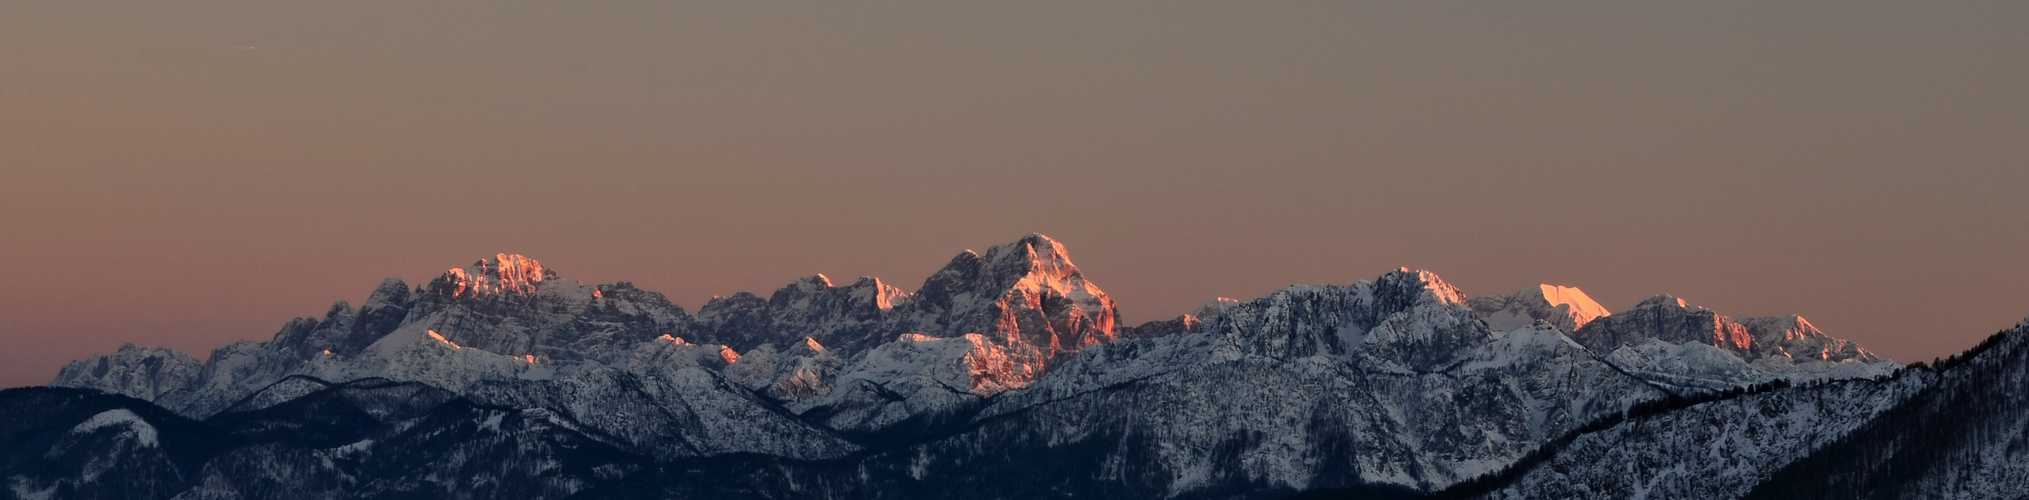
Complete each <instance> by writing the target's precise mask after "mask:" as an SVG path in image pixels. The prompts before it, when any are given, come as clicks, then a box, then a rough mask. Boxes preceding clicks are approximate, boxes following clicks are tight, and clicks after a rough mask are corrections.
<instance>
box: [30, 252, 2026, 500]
mask: <svg viewBox="0 0 2029 500" xmlns="http://www.w3.org/2000/svg"><path fill="white" fill-rule="evenodd" d="M1118 317H1119V315H1118V312H1117V311H1116V307H1115V305H1114V301H1113V299H1112V298H1111V297H1110V296H1108V295H1107V294H1106V292H1104V291H1103V290H1101V289H1100V288H1099V287H1098V285H1097V284H1095V283H1092V282H1091V281H1090V280H1087V279H1086V278H1085V276H1084V274H1083V273H1082V272H1081V271H1080V270H1079V269H1078V267H1077V265H1075V264H1073V263H1072V261H1071V258H1070V255H1069V253H1068V251H1067V250H1066V248H1065V246H1064V245H1063V244H1062V243H1059V242H1057V241H1055V240H1052V239H1050V238H1049V237H1046V236H1043V235H1030V236H1027V237H1024V238H1021V239H1020V240H1017V241H1014V242H1011V243H1007V244H1003V245H997V246H994V247H991V248H989V249H988V250H986V251H985V252H973V251H965V252H962V253H959V254H958V255H957V256H955V257H954V258H952V259H951V261H950V262H948V263H946V264H945V265H944V267H943V268H942V269H940V270H938V271H937V272H936V273H933V274H932V275H931V276H930V277H929V278H928V279H926V280H925V282H924V283H923V284H922V285H921V286H919V287H917V288H916V289H915V290H914V291H913V292H908V291H904V290H902V289H899V288H897V287H895V286H892V285H891V284H889V283H886V282H883V281H881V280H879V279H874V278H859V279H857V280H853V281H852V282H850V283H844V284H841V282H834V281H833V280H831V279H830V278H828V277H825V276H823V275H816V276H811V277H808V278H802V279H798V280H796V281H794V282H791V283H790V284H788V285H786V286H784V287H782V288H781V289H779V290H776V291H774V292H772V293H770V294H767V295H766V296H762V295H758V294H751V293H744V292H743V293H738V294H734V295H731V296H726V297H719V298H714V299H713V300H711V301H710V302H708V303H706V304H705V305H704V306H703V307H701V308H699V310H697V311H696V312H691V311H686V310H685V309H684V308H682V307H679V306H676V305H674V304H672V303H670V302H669V301H668V300H667V299H666V298H665V297H663V296H662V295H661V294H658V293H655V292H651V291H647V290H641V289H638V288H635V287H634V286H632V285H631V284H628V283H625V282H621V283H611V284H597V285H586V284H582V283H578V282H575V281H570V280H567V279H564V278H563V277H562V276H561V275H559V274H558V273H557V272H556V271H554V270H552V269H550V268H548V267H547V266H545V265H544V264H543V263H540V262H537V261H536V260H534V259H531V258H528V257H525V256H520V255H507V254H502V255H496V256H494V257H492V258H488V259H484V260H480V261H478V262H475V263H473V264H472V265H470V266H465V267H460V268H455V269H451V270H449V271H447V272H445V273H444V274H443V275H441V276H439V277H437V278H435V279H433V280H431V281H430V282H428V283H425V284H422V285H419V286H413V287H412V286H410V285H409V284H407V283H404V282H402V281H401V280H397V279H388V280H386V281H384V282H382V283H381V284H380V285H379V286H377V287H376V288H375V289H374V291H373V292H372V294H371V295H370V296H369V298H368V299H367V300H366V302H364V303H362V304H360V305H359V306H358V307H354V306H353V305H351V304H349V303H346V302H343V301H341V302H338V303H336V304H333V305H332V307H331V308H330V309H329V311H328V312H327V313H326V314H325V315H324V316H323V317H322V318H302V319H297V320H294V321H291V322H290V323H288V324H287V325H284V326H283V328H282V329H281V331H280V332H278V333H277V334H276V335H275V337H274V338H273V339H272V340H270V341H268V342H236V343H232V344H228V345H226V346H222V347H219V348H218V349H216V350H214V351H213V352H212V354H211V356H210V357H209V358H208V359H207V361H204V362H199V361H197V360H196V359H195V358H193V357H191V356H189V355H187V354H184V353H181V352H177V351H174V350H169V349H162V348H152V347H142V346H137V345H133V344H129V345H126V346H122V347H121V348H120V349H119V350H118V351H117V352H115V353H113V354H111V355H104V356H95V357H92V358H90V359H85V360H79V361H76V362H73V363H72V364H70V365H69V366H67V367H65V368H64V369H63V370H62V371H61V372H60V373H59V374H58V375H57V376H56V378H55V380H53V381H52V382H51V384H50V386H49V387H37V388H23V389H12V390H7V391H0V478H4V479H5V484H4V485H0V497H11V498H165V499H166V498H176V499H254V498H292V499H298V498H300V499H315V498H333V499H335V498H1040V497H1123V498H1279V497H1285V496H1290V495H1298V494H1302V495H1305V496H1313V497H1349V498H1365V497H1373V496H1381V497H1388V498H1414V497H1423V496H1442V497H1489V498H1573V497H1580V498H1583V497H1597V498H1638V497H1649V498H1708V497H1710V498H1738V497H1744V496H1768V497H1788V498H1794V497H1836V498H1854V497H1858V496H1874V497H1884V496H1885V497H1898V496H1922V497H1968V498H1973V497H1978V498H1985V497H1988V495H1990V494H1998V493H2000V492H2008V491H2022V490H2023V489H2024V488H2025V487H2029V474H2022V473H2018V472H2017V471H2020V470H2024V468H2025V467H2029V459H2025V458H2024V457H2019V456H2017V455H2020V454H2019V453H2016V451H2013V450H2017V449H2018V448H2021V447H2020V446H2016V445H2015V441H2019V440H2021V436H2023V435H2024V432H2023V431H2024V429H2025V425H2029V424H2025V422H2029V420H2025V419H2022V418H2019V417H2018V416H2016V415H2015V414H2016V413H2021V410H2020V408H2023V407H2024V406H2023V405H2021V404H2017V403H2019V402H2015V401H2014V400H2015V399H2019V398H2018V397H2017V396H2013V395H2012V394H2020V393H2022V389H2025V388H2029V385H2025V383H2029V378H2024V377H2022V376H2018V375H2020V374H2021V373H2029V371H2025V370H2023V369H2020V367H2022V366H2029V365H2025V364H2024V363H2023V362H2020V361H2021V360H2015V359H2014V358H2018V357H2021V356H2023V355H2024V354H2023V353H2029V349H2022V348H2018V346H2017V344H2021V343H2022V342H2024V341H2023V340H2022V338H2023V335H2022V333H2021V331H2022V330H2023V329H2025V328H2029V325H2025V326H2023V327H2017V328H2016V329H2015V330H2014V331H2013V332H2012V333H2005V334H2002V335H1999V336H1996V337H1995V338H1994V339H1993V340H1990V341H1989V342H1988V343H1987V344H1983V346H1982V348H1981V349H1978V350H1977V351H1976V352H1972V353H1968V354H1967V355H1966V356H1964V357H1961V358H1956V359H1954V360H1953V361H1951V362H1950V363H1946V364H1941V365H1940V366H1935V367H1933V366H1925V365H1921V364H1918V365H1913V366H1907V367H1905V366H1902V365H1898V364H1895V363H1893V362H1889V361H1886V360H1882V359H1879V358H1878V357H1876V356H1874V355H1873V354H1871V353H1869V352H1868V351H1867V350H1866V349H1863V348H1861V347H1860V346H1858V345H1855V344H1853V343H1851V342H1848V341H1844V340H1840V339H1838V338H1835V337H1832V336H1830V335H1827V334H1825V333H1824V332H1821V331H1819V330H1818V329H1817V328H1816V327H1815V326H1813V325H1811V323H1810V322H1809V321H1807V320H1805V319H1803V318H1800V317H1796V316H1780V317H1767V318H1734V317H1730V316H1727V315H1724V314H1720V313H1718V312H1715V311H1711V310H1707V309H1704V308H1699V307H1695V306H1693V305H1691V304H1690V303H1688V302H1685V301H1683V300H1681V299H1677V298H1674V297H1670V296H1657V297H1656V298H1652V299H1649V300H1647V301H1643V302H1642V303H1641V304H1638V305H1636V306H1635V307H1633V308H1630V309H1628V310H1624V311H1618V312H1609V311H1608V310H1607V309H1605V308H1604V307H1601V306H1600V305H1599V304H1597V303H1596V302H1593V301H1592V299H1591V298H1590V297H1588V296H1586V294H1585V293H1584V292H1583V291H1581V290H1578V289H1576V288H1571V287H1563V286H1553V285H1543V286H1539V287H1531V288H1529V289H1525V290H1522V291H1520V292H1516V293H1512V294H1498V295H1481V296H1475V297H1468V296H1467V295H1466V294H1465V293H1463V292H1462V291H1460V290H1459V289H1457V288H1455V287H1453V286H1452V285H1450V284H1448V283H1446V282H1445V281H1444V280H1443V279H1442V278H1440V277H1438V276H1437V275H1436V274H1433V273H1430V272H1427V271H1416V270H1410V269H1398V270H1395V271H1390V272H1387V273H1385V274H1382V275H1380V276H1378V277H1376V278H1374V279H1373V280H1370V281H1360V282H1357V283H1352V284H1347V285H1298V286H1291V287H1289V288H1286V289H1283V290H1280V291H1277V292H1274V293H1271V294H1269V295H1267V296H1264V297H1260V298H1255V299H1252V300H1234V299H1223V298H1222V299H1215V300H1212V301H1209V302H1208V303H1207V304H1206V305H1205V307H1202V308H1200V309H1198V310H1197V311H1195V312H1194V313H1192V314H1188V315H1184V316H1180V317H1177V318H1173V319H1168V320H1162V321H1154V322H1148V323H1144V324H1141V325H1132V326H1130V325H1122V324H1120V323H1119V320H1118ZM1965 426H1971V427H1965ZM1839 457H1860V459H1859V460H1858V461H1856V462H1853V463H1851V464H1848V463H1847V462H1845V461H1843V460H1841V459H1840V458H1839ZM1849 465H1850V466H1849Z"/></svg>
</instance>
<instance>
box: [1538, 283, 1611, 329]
mask: <svg viewBox="0 0 2029 500" xmlns="http://www.w3.org/2000/svg"><path fill="white" fill-rule="evenodd" d="M1537 289H1538V290H1540V291H1542V292H1543V300H1544V301H1545V302H1549V303H1550V305H1551V306H1552V307H1556V306H1566V307H1569V308H1570V311H1571V320H1572V321H1574V322H1576V323H1577V325H1576V326H1577V327H1579V328H1584V327H1585V324H1586V323H1591V322H1592V320H1595V319H1599V318H1600V317H1601V316H1607V315H1611V314H1613V312H1611V311H1607V310H1606V306H1602V305H1599V302H1596V301H1593V300H1592V297H1591V296H1589V295H1586V294H1585V291H1584V290H1579V289H1578V287H1573V286H1557V285H1537Z"/></svg>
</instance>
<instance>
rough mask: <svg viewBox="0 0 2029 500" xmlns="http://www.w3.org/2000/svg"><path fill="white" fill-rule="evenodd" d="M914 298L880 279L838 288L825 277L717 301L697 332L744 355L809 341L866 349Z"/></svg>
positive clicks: (704, 312) (703, 313) (702, 315)
mask: <svg viewBox="0 0 2029 500" xmlns="http://www.w3.org/2000/svg"><path fill="white" fill-rule="evenodd" d="M908 297H909V294H908V293H905V292H903V291H902V290H901V289H899V288H895V287H893V286H889V285H888V284H887V283H884V282H882V281H881V280H879V279H877V278H867V277H861V278H860V279H859V280H858V281H855V282H853V283H852V284H849V285H845V286H834V285H833V284H832V283H831V279H830V278H827V277H825V276H824V275H822V274H819V275H816V276H811V277H808V278H803V279H799V280H796V281H795V282H792V283H790V284H789V285H788V286H784V287H782V288H781V289H779V290H776V291H775V293H774V294H772V295H770V296H769V297H768V298H765V299H763V298H761V297H760V296H757V295H754V294H750V293H745V292H741V293H737V294H733V295H732V296H730V297H716V298H713V299H712V300H711V301H710V302H706V303H705V305H704V307H701V308H698V314H697V321H696V325H695V326H694V328H693V333H694V334H695V336H696V337H697V338H698V340H699V341H701V342H714V343H721V344H725V345H728V346H732V347H733V348H734V349H738V350H740V351H743V352H744V351H747V350H751V349H755V348H759V347H761V346H766V345H788V344H791V343H795V342H797V341H799V340H802V339H805V338H809V339H815V340H817V341H818V342H821V343H826V344H853V345H861V344H865V343H866V342H865V339H870V338H876V337H879V336H881V334H882V333H883V332H885V331H886V328H887V327H886V325H885V323H884V321H885V319H886V317H887V313H888V312H889V311H890V310H892V309H894V307H895V306H896V305H897V304H900V303H902V302H903V301H906V300H907V299H908Z"/></svg>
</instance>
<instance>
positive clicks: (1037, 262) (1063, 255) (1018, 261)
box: [980, 233, 1078, 279]
mask: <svg viewBox="0 0 2029 500" xmlns="http://www.w3.org/2000/svg"><path fill="white" fill-rule="evenodd" d="M980 258H981V259H984V260H986V262H987V265H988V266H989V267H991V268H994V269H1009V270H1012V269H1017V268H1020V269H1023V270H1024V271H1026V273H1025V274H1041V275H1043V276H1048V277H1052V278H1057V279H1062V278H1063V277H1066V276H1071V275H1076V274H1078V266H1077V265H1076V264H1072V263H1071V255H1070V254H1069V253H1067V252H1065V250H1064V245H1063V244H1061V243H1057V240H1053V239H1050V237H1049V236H1044V235H1043V234H1042V233H1031V234H1029V235H1028V236H1024V237H1022V239H1020V240H1016V241H1015V242H1013V243H1006V244H1001V245H994V246H993V247H992V248H989V249H987V250H986V255H983V256H981V257H980Z"/></svg>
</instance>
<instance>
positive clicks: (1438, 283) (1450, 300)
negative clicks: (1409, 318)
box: [1374, 267, 1466, 304]
mask: <svg viewBox="0 0 2029 500" xmlns="http://www.w3.org/2000/svg"><path fill="white" fill-rule="evenodd" d="M1374 289H1375V292H1376V293H1377V294H1389V293H1391V292H1393V293H1406V294H1409V295H1410V296H1414V297H1416V299H1417V300H1418V301H1422V300H1432V301H1436V302H1438V303H1441V304H1465V302H1466V298H1465V293H1463V292H1460V291H1458V287H1455V286H1451V283H1446V282H1445V281H1444V278H1441V277H1438V276H1437V273H1433V272H1430V271H1425V270H1421V269H1410V268H1407V267H1402V268H1396V269H1395V270H1394V271H1389V272H1388V274H1383V275H1381V277H1380V278H1377V279H1375V280H1374Z"/></svg>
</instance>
